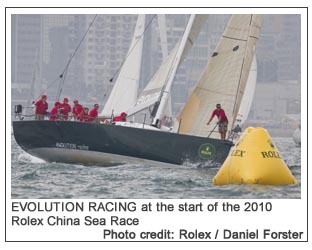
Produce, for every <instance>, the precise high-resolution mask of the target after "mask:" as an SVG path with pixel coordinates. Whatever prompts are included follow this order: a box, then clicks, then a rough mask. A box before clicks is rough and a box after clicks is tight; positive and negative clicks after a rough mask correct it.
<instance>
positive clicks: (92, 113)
mask: <svg viewBox="0 0 312 250" xmlns="http://www.w3.org/2000/svg"><path fill="white" fill-rule="evenodd" d="M97 116H98V111H97V110H96V109H95V108H94V109H91V110H90V112H89V119H88V122H93V121H94V119H95V118H96V117H97Z"/></svg>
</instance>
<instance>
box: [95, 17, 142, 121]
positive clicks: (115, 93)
mask: <svg viewBox="0 0 312 250" xmlns="http://www.w3.org/2000/svg"><path fill="white" fill-rule="evenodd" d="M144 28H145V15H138V19H137V23H136V27H135V30H134V35H133V39H132V42H131V45H130V47H129V50H128V53H127V57H126V59H125V62H124V64H123V65H122V68H121V70H120V72H119V75H118V78H117V80H116V82H115V84H114V87H113V89H112V91H111V93H110V95H109V98H108V100H107V102H106V103H105V105H104V108H103V110H102V112H101V116H111V114H112V113H114V115H119V114H120V113H121V112H124V111H126V110H127V109H128V108H129V107H132V106H134V105H135V103H136V101H137V95H138V86H139V79H140V71H141V60H142V49H143V34H144Z"/></svg>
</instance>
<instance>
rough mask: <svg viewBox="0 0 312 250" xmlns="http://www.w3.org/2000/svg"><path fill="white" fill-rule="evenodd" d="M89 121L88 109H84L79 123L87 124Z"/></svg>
mask: <svg viewBox="0 0 312 250" xmlns="http://www.w3.org/2000/svg"><path fill="white" fill-rule="evenodd" d="M88 120H89V108H87V107H84V108H83V113H81V114H80V117H79V121H81V122H87V121H88Z"/></svg>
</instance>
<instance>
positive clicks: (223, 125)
mask: <svg viewBox="0 0 312 250" xmlns="http://www.w3.org/2000/svg"><path fill="white" fill-rule="evenodd" d="M214 116H216V117H217V118H218V124H219V133H220V135H221V140H225V136H226V132H227V126H228V119H227V117H226V115H225V112H224V110H223V109H222V108H221V104H219V103H218V104H217V106H216V109H215V110H214V111H213V112H212V114H211V117H210V119H209V121H208V122H207V125H209V124H210V122H211V120H212V119H213V117H214Z"/></svg>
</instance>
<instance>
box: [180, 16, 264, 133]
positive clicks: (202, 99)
mask: <svg viewBox="0 0 312 250" xmlns="http://www.w3.org/2000/svg"><path fill="white" fill-rule="evenodd" d="M261 20H262V17H261V15H233V16H232V17H231V19H230V21H229V23H228V25H227V27H226V30H225V32H224V33H223V36H222V37H221V40H220V41H219V43H218V45H217V47H216V50H215V52H214V53H213V55H212V58H211V59H210V62H209V63H208V65H207V66H206V68H205V70H204V72H203V74H202V75H201V78H200V80H199V82H198V84H197V86H196V87H195V89H194V91H193V93H192V94H191V96H190V97H189V99H188V101H187V103H186V104H185V106H184V108H183V110H182V112H181V114H180V115H179V117H178V119H179V121H180V130H179V131H180V133H183V134H190V135H197V136H208V135H209V134H210V131H213V130H214V128H215V126H216V124H215V123H214V122H212V123H211V124H210V125H209V126H207V121H208V119H209V117H210V116H211V113H212V111H213V110H214V109H215V107H216V104H217V103H220V104H221V105H222V108H223V109H224V110H225V113H226V115H227V117H228V119H229V129H231V128H232V126H233V123H234V121H235V119H236V116H237V113H238V109H239V106H240V103H241V99H242V96H243V93H244V89H245V86H246V82H247V78H248V75H249V71H250V67H251V63H252V59H253V57H254V54H255V47H256V43H257V40H258V36H259V30H260V24H261ZM214 121H217V120H216V119H215V120H214ZM216 131H217V130H216ZM211 137H212V138H213V137H214V138H220V135H219V134H218V133H212V134H211Z"/></svg>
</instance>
